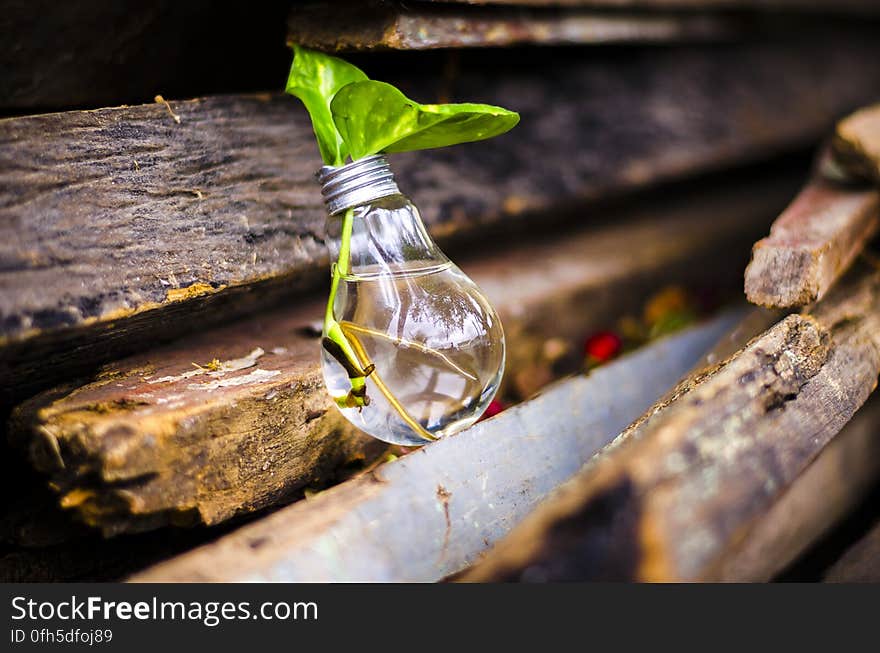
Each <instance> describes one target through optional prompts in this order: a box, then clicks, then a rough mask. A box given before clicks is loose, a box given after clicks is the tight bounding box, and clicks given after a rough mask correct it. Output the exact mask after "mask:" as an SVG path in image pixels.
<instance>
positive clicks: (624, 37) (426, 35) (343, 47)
mask: <svg viewBox="0 0 880 653" xmlns="http://www.w3.org/2000/svg"><path fill="white" fill-rule="evenodd" d="M744 27H745V26H744V24H743V23H742V21H740V20H737V19H736V18H734V17H731V16H721V15H699V14H696V15H695V14H671V15H670V14H657V13H654V14H637V13H626V14H623V13H613V14H608V13H597V12H595V11H583V10H563V11H551V12H547V11H541V10H538V11H535V10H532V9H523V8H517V9H511V8H510V7H468V8H466V9H461V8H458V7H454V6H442V5H433V6H432V5H425V4H417V3H416V4H414V3H406V4H403V3H399V2H398V3H392V2H346V3H333V4H332V5H329V4H321V3H312V4H305V5H294V7H293V9H292V10H291V13H290V18H289V19H288V23H287V40H288V42H289V43H299V44H301V45H305V46H308V47H311V48H317V49H321V50H330V51H336V52H351V51H361V50H433V49H437V48H471V47H510V46H514V45H525V44H530V45H583V44H601V43H664V42H667V43H668V42H682V41H688V42H690V41H707V40H714V41H718V40H726V39H731V38H733V37H735V36H736V35H742V34H743V33H744V32H745V29H744Z"/></svg>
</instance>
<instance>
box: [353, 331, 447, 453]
mask: <svg viewBox="0 0 880 653" xmlns="http://www.w3.org/2000/svg"><path fill="white" fill-rule="evenodd" d="M348 337H349V339H350V340H351V344H352V346H353V347H354V350H355V351H356V352H357V354H358V357H359V358H360V359H361V363H362V364H363V365H367V364H369V362H370V359H369V356H368V354H367V351H366V350H365V349H364V346H363V345H362V344H361V342H360V340H358V339H357V338H356V337H355V336H354V335H349V336H348ZM370 379H371V380H372V381H373V383H374V384H375V385H376V387H377V388H378V389H379V392H381V393H382V394H383V395H384V396H385V399H387V400H388V403H389V404H390V405H391V407H392V408H393V409H394V411H395V412H396V413H397V414H398V415H399V416H400V419H402V420H403V421H404V422H405V423H406V425H407V426H409V427H410V428H411V429H412V430H413V431H415V432H416V433H417V434H418V435H420V436H421V437H423V438H424V439H425V440H429V441H433V440H436V439H437V436H436V435H434V434H433V433H431V432H430V431H427V430H425V428H424V427H423V426H422V425H421V424H419V423H418V422H417V421H416V419H415V418H414V417H413V416H412V415H410V414H409V412H408V411H407V410H406V408H404V407H403V405H402V404H401V403H400V401H398V400H397V397H395V396H394V393H393V392H391V389H390V388H389V387H388V386H387V385H385V382H384V381H383V380H382V377H381V376H380V374H379V372H378V371H376V370H374V371H373V373H372V374H371V375H370Z"/></svg>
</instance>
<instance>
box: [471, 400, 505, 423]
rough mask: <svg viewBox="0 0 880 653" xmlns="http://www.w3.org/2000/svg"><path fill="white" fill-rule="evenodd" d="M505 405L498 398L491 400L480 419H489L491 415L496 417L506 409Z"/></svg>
mask: <svg viewBox="0 0 880 653" xmlns="http://www.w3.org/2000/svg"><path fill="white" fill-rule="evenodd" d="M504 408H505V406H504V404H502V403H501V402H500V401H499V400H498V399H493V400H492V401H490V402H489V405H488V406H486V410H485V412H484V413H483V414H482V416H481V417H480V419H479V420H477V421H481V420H484V419H489V418H490V417H495V416H496V415H497V414H498V413H500V412H501V411H502V410H504Z"/></svg>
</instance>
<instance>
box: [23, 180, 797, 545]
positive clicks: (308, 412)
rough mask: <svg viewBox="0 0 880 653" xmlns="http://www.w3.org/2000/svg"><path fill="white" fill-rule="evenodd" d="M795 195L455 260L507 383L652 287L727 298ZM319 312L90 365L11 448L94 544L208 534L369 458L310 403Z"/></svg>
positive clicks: (679, 211) (725, 202) (32, 417)
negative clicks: (104, 537)
mask: <svg viewBox="0 0 880 653" xmlns="http://www.w3.org/2000/svg"><path fill="white" fill-rule="evenodd" d="M795 183H796V182H795V177H794V175H785V176H782V177H780V178H778V179H773V178H770V177H767V176H766V175H765V176H760V175H757V174H756V175H754V176H747V177H745V178H743V179H741V180H740V181H739V183H738V184H733V185H729V184H724V185H723V186H721V187H720V188H715V189H714V190H712V189H709V188H706V187H704V188H702V189H700V190H695V191H692V192H690V193H682V194H681V196H679V197H676V198H674V199H672V198H668V199H665V200H664V199H661V198H658V197H654V198H652V199H646V200H645V201H643V202H642V203H641V204H638V205H636V206H632V207H629V208H628V209H618V211H617V212H615V213H613V214H612V217H613V219H612V220H611V221H610V222H609V223H608V224H607V225H606V226H604V227H602V228H601V229H597V228H589V227H585V226H582V227H581V229H580V230H577V231H569V232H567V233H561V234H558V235H557V236H555V237H551V238H545V239H543V240H540V239H536V242H533V243H530V244H524V245H522V246H520V247H518V248H514V249H507V248H502V249H501V251H495V252H494V253H493V252H492V251H491V250H484V251H483V252H482V254H481V255H480V256H479V257H475V258H471V259H464V260H461V261H459V263H460V264H461V265H462V267H463V269H464V270H465V271H466V272H467V273H468V274H470V275H471V276H472V277H473V278H474V279H475V280H476V281H477V282H478V283H479V284H480V285H481V286H482V288H483V290H484V292H486V294H487V296H488V297H489V299H490V300H491V302H492V303H493V305H494V306H495V307H496V309H497V310H498V312H499V314H500V316H501V318H502V320H503V323H504V325H505V333H506V337H507V342H508V361H507V363H508V378H511V377H513V376H514V373H515V372H516V371H518V370H520V369H529V367H530V366H534V365H541V364H544V365H549V362H547V361H545V360H544V358H543V357H544V356H545V355H546V354H545V349H544V343H545V342H546V341H547V340H548V339H550V338H554V339H556V340H558V341H559V340H561V341H562V342H563V343H565V346H566V347H567V349H568V350H569V351H572V352H579V351H580V349H579V344H575V343H579V341H580V339H581V338H583V335H584V333H587V332H589V331H591V330H593V329H597V328H601V327H603V326H606V325H607V324H609V323H610V322H613V320H614V319H615V318H616V316H618V315H621V314H622V313H624V312H628V311H636V310H639V309H640V307H641V303H642V302H643V301H644V298H645V297H646V296H647V295H649V294H650V293H652V292H654V291H656V290H657V289H658V288H659V287H660V286H662V284H666V283H675V282H680V283H687V282H689V281H697V282H699V283H700V284H710V285H715V286H716V287H719V288H724V287H727V288H733V287H735V284H736V277H737V275H736V273H735V270H737V269H741V268H740V266H741V264H742V263H741V262H742V261H743V260H744V258H745V256H746V253H747V251H748V246H749V243H750V242H752V239H753V237H754V233H755V232H756V231H760V230H762V229H764V228H765V225H766V224H767V222H768V221H769V216H771V215H773V213H774V211H775V210H776V209H777V207H778V206H779V205H781V204H782V203H783V202H784V200H785V197H786V196H787V193H790V190H791V188H793V187H794V185H795ZM745 189H748V192H745ZM706 215H712V216H713V220H712V221H707V220H706V219H705V216H706ZM321 315H322V304H321V302H320V301H314V302H313V301H303V300H300V301H298V302H296V303H293V304H291V306H290V307H289V308H288V309H285V310H282V311H280V312H275V313H266V314H261V315H260V316H258V317H256V318H254V319H251V320H249V321H246V322H243V323H240V324H235V325H231V326H228V327H225V328H221V329H215V330H211V331H206V332H203V333H201V334H198V335H196V336H192V337H190V338H188V339H184V340H182V341H180V342H178V343H176V344H174V345H171V346H167V347H164V348H159V349H153V350H146V351H144V352H142V353H141V354H138V355H136V356H134V357H130V358H127V359H123V360H121V361H118V362H115V363H113V364H111V365H108V366H105V367H104V368H103V369H102V370H101V372H100V373H99V374H98V375H97V377H96V378H94V379H92V380H90V381H88V382H85V383H82V382H80V383H74V384H66V385H63V386H61V387H59V388H56V389H53V390H50V391H48V392H46V393H43V394H40V395H38V396H37V397H35V398H34V399H32V400H30V401H28V402H26V403H25V404H23V405H22V406H20V407H19V408H18V409H17V410H16V413H15V415H14V420H13V430H12V433H11V435H12V438H13V441H14V442H16V443H17V446H18V448H19V449H20V450H23V451H25V452H27V453H28V455H29V457H30V460H31V462H32V464H33V465H35V466H36V467H37V468H38V469H40V470H42V471H43V472H44V473H46V474H48V476H49V479H50V480H51V483H52V485H53V486H54V487H55V488H56V490H57V491H58V493H59V494H60V502H61V505H62V506H64V507H66V508H68V509H70V510H71V511H73V513H74V514H76V515H77V516H78V517H79V518H80V519H81V520H83V521H85V522H86V523H89V524H91V525H93V526H96V527H99V528H101V529H103V530H104V532H105V533H107V534H115V533H119V532H124V531H131V530H142V529H148V528H154V527H156V526H160V525H164V524H168V523H172V524H194V523H206V524H214V523H217V522H219V521H223V520H225V519H228V518H229V517H231V516H233V515H235V514H238V513H243V512H250V511H253V510H256V509H259V508H262V507H265V506H267V505H272V504H275V503H278V502H281V501H285V500H288V499H289V498H290V497H291V496H292V494H293V493H294V492H295V491H296V490H297V489H299V488H301V487H303V486H304V485H308V484H321V483H327V482H329V481H331V480H332V479H333V474H334V473H335V471H336V470H337V469H338V468H339V467H340V466H341V465H345V464H346V462H350V461H352V460H357V459H360V460H365V459H370V458H372V457H375V456H376V455H377V454H378V453H379V451H381V450H382V449H381V447H379V448H377V446H376V443H374V442H373V441H372V440H370V439H367V438H365V437H361V436H358V435H356V434H355V432H354V430H353V429H351V428H350V427H348V426H347V425H346V423H345V422H344V421H343V420H342V419H341V418H340V416H339V415H338V414H337V412H336V411H335V410H334V409H333V408H332V406H331V402H330V400H329V398H328V396H327V395H326V392H325V390H324V388H323V383H322V380H321V373H320V370H319V368H318V351H319V350H318V341H317V339H315V338H314V337H313V336H311V337H310V336H307V335H305V334H304V331H305V330H304V327H307V326H308V325H309V324H311V323H313V322H314V321H316V320H319V319H320V317H321ZM254 352H256V353H254ZM259 352H262V353H259ZM249 355H250V358H248V356H249ZM577 357H578V354H577V353H575V354H574V358H575V359H577ZM215 359H217V360H218V361H236V362H234V363H229V364H226V365H225V366H224V369H225V370H226V371H225V373H224V372H223V371H222V370H216V371H214V372H213V373H210V372H209V371H208V370H204V371H203V370H199V369H198V368H196V367H195V366H194V365H193V364H194V363H196V364H199V365H202V366H203V367H204V366H206V365H207V364H208V363H209V362H210V361H213V360H215ZM215 367H216V366H215ZM233 368H238V369H233Z"/></svg>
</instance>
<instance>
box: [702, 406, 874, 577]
mask: <svg viewBox="0 0 880 653" xmlns="http://www.w3.org/2000/svg"><path fill="white" fill-rule="evenodd" d="M878 433H880V397H878V396H877V395H874V396H872V397H871V398H870V399H869V400H868V402H867V403H866V404H865V405H864V406H863V407H862V408H861V409H860V410H859V412H857V413H856V414H855V417H853V419H852V421H851V422H850V423H849V424H847V425H846V426H845V427H844V429H843V430H842V431H841V432H840V433H839V434H838V435H837V437H835V438H834V439H833V440H832V441H831V443H830V444H829V445H828V446H827V447H825V449H823V450H822V452H821V453H819V455H818V457H817V458H816V460H814V461H813V462H812V463H811V464H810V466H809V467H807V469H806V470H805V471H804V472H803V474H801V475H800V476H799V477H798V478H797V480H796V481H795V482H794V483H793V484H792V485H791V487H790V488H788V489H787V490H786V491H785V492H784V493H783V494H782V495H781V496H780V497H779V500H778V501H777V502H776V503H775V504H774V505H773V507H771V508H770V510H768V511H767V513H766V514H765V515H764V516H762V517H761V518H760V519H759V520H758V521H756V522H755V523H754V524H753V525H752V526H751V527H750V529H749V533H748V535H747V536H746V537H745V538H744V541H743V542H742V543H741V544H740V545H739V548H738V549H735V550H734V551H731V553H730V554H729V555H728V556H727V557H726V558H725V560H724V561H723V562H722V563H721V565H720V570H719V572H718V578H719V579H720V580H722V581H728V580H729V581H738V582H759V581H766V580H769V579H771V578H774V577H775V576H776V575H777V574H779V573H780V572H782V571H783V570H784V569H786V568H787V567H788V566H789V565H790V564H791V563H792V562H794V561H795V560H796V559H797V558H798V557H799V556H800V555H801V554H803V553H804V551H806V550H807V548H808V547H809V546H810V545H812V544H813V543H815V542H817V541H818V540H819V539H820V538H821V537H822V536H823V535H825V533H826V532H828V531H831V530H832V529H833V528H834V527H835V526H836V525H837V524H838V523H839V522H840V520H841V519H842V518H844V517H845V516H846V515H847V514H848V513H849V512H850V511H851V510H852V509H853V508H854V507H855V506H857V505H858V504H859V503H860V502H861V501H862V500H863V499H864V498H865V496H866V495H867V494H868V492H869V490H870V488H871V486H872V484H874V483H875V482H876V481H877V479H878V477H880V437H877V436H878ZM830 571H831V570H829V573H830ZM794 578H797V577H796V576H795V577H794ZM877 579H878V580H880V576H878V577H877Z"/></svg>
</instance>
